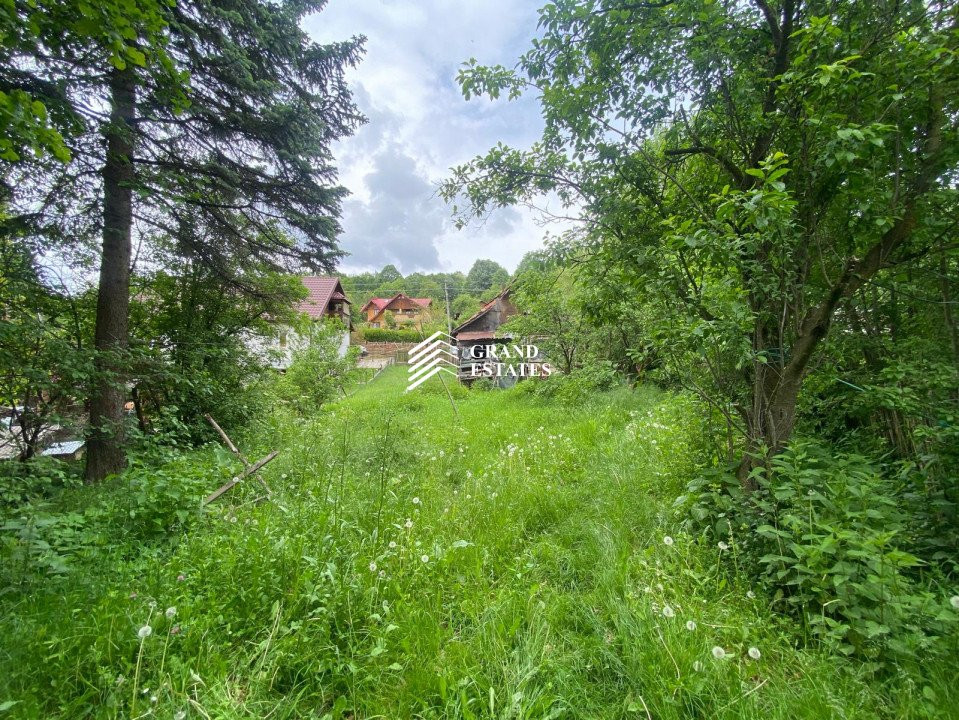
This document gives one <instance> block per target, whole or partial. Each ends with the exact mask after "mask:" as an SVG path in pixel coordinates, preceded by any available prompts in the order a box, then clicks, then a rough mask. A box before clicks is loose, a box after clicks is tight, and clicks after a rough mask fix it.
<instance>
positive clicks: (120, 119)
mask: <svg viewBox="0 0 959 720" xmlns="http://www.w3.org/2000/svg"><path fill="white" fill-rule="evenodd" d="M135 81H136V78H135V76H134V73H133V69H132V68H131V67H129V66H128V67H126V68H125V69H123V70H117V69H113V70H111V72H110V99H111V104H112V110H111V113H110V124H109V125H108V126H107V129H106V131H105V139H106V145H107V152H106V162H105V163H104V166H103V252H102V255H101V259H100V284H99V292H98V295H97V317H96V332H95V346H96V349H97V353H98V356H97V371H98V372H97V380H96V384H95V387H94V390H93V394H92V395H91V397H90V428H89V431H88V435H87V464H86V481H87V482H88V483H92V482H98V481H100V480H102V479H103V478H105V477H106V476H107V475H110V474H112V473H117V472H120V471H121V470H123V469H124V468H125V467H126V451H125V448H124V432H123V404H124V400H125V398H126V389H125V385H124V379H125V378H124V376H123V372H122V360H121V357H120V356H121V355H122V353H123V351H124V350H126V348H127V345H128V341H129V338H128V323H129V309H130V255H131V231H132V226H133V180H134V172H133V151H134V136H133V120H134V116H135V112H136V84H135Z"/></svg>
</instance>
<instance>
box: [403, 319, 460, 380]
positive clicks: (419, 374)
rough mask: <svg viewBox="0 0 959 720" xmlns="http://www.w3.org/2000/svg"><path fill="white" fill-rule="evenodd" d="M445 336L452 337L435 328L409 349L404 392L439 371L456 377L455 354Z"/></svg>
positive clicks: (450, 338)
mask: <svg viewBox="0 0 959 720" xmlns="http://www.w3.org/2000/svg"><path fill="white" fill-rule="evenodd" d="M447 338H449V340H452V339H453V338H452V337H450V336H449V335H447V334H446V333H445V332H443V331H442V330H437V331H436V332H435V333H433V334H432V335H430V336H429V337H428V338H426V340H424V341H423V342H421V343H420V344H419V345H417V346H416V347H414V348H413V349H412V350H410V353H409V363H410V370H409V378H408V380H409V385H407V386H406V392H409V391H410V390H414V389H415V388H417V387H419V386H420V385H422V384H423V383H425V382H426V381H427V380H429V379H430V378H431V377H433V376H434V375H438V374H439V373H441V372H446V373H449V374H450V375H452V376H453V377H456V370H457V365H456V354H455V353H454V351H453V346H452V345H451V344H450V343H449V341H448V340H447ZM450 368H452V369H450Z"/></svg>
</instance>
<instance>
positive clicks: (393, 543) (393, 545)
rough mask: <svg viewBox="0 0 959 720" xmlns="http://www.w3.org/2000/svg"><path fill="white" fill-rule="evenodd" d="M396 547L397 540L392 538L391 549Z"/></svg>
mask: <svg viewBox="0 0 959 720" xmlns="http://www.w3.org/2000/svg"><path fill="white" fill-rule="evenodd" d="M395 547H396V540H390V550H392V549H393V548H395Z"/></svg>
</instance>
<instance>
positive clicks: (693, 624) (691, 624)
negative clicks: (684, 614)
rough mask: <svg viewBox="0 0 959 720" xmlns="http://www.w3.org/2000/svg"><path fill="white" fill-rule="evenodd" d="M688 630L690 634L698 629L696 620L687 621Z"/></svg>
mask: <svg viewBox="0 0 959 720" xmlns="http://www.w3.org/2000/svg"><path fill="white" fill-rule="evenodd" d="M686 629H687V630H689V632H692V631H693V630H695V629H696V621H695V620H687V621H686Z"/></svg>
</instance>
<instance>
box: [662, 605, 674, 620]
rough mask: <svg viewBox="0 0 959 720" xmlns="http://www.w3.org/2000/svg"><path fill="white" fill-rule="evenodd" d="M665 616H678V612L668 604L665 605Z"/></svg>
mask: <svg viewBox="0 0 959 720" xmlns="http://www.w3.org/2000/svg"><path fill="white" fill-rule="evenodd" d="M663 617H668V618H671V617H676V612H675V611H674V610H673V609H672V608H671V607H669V605H666V606H664V607H663Z"/></svg>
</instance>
